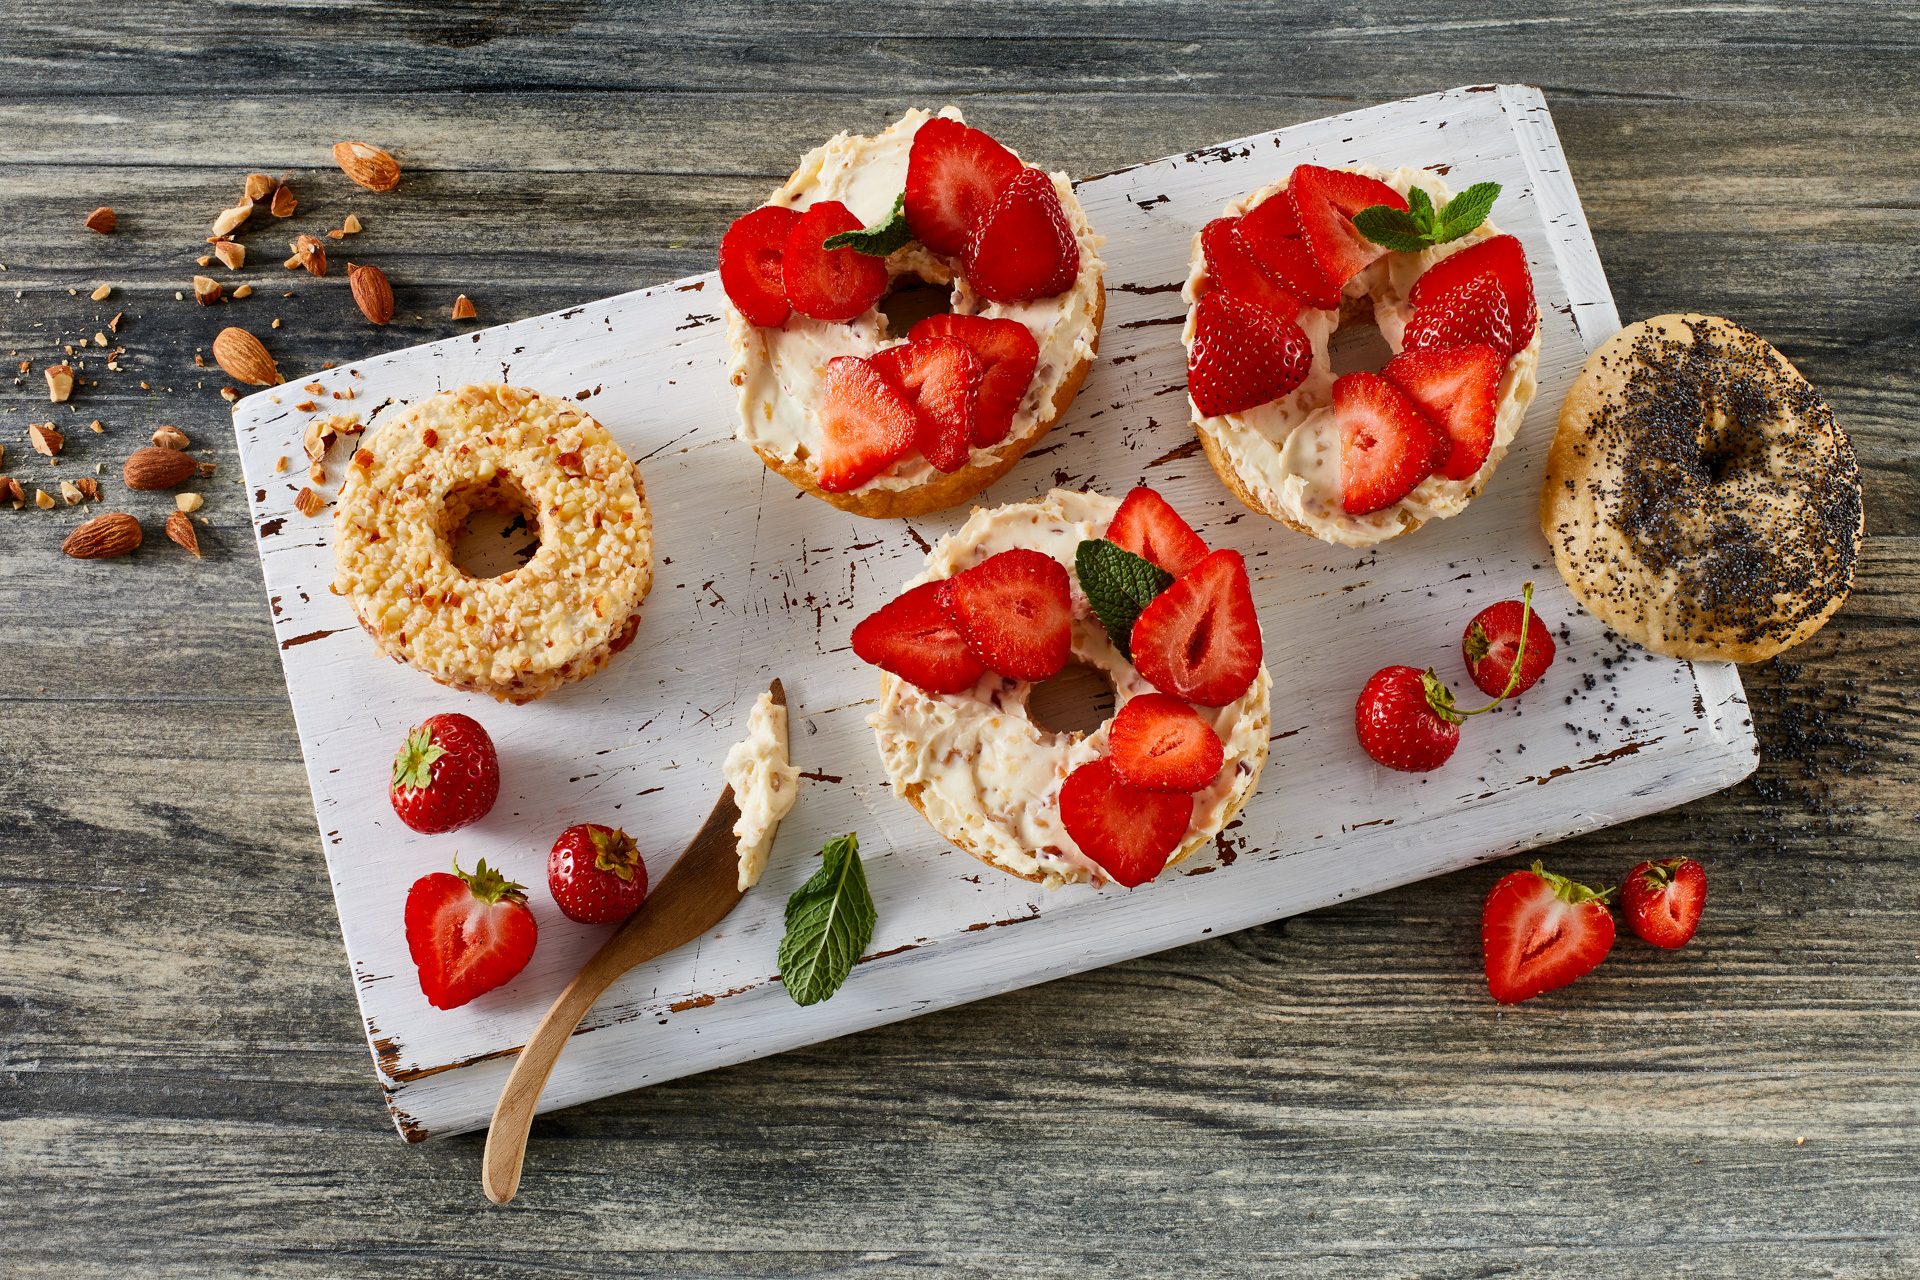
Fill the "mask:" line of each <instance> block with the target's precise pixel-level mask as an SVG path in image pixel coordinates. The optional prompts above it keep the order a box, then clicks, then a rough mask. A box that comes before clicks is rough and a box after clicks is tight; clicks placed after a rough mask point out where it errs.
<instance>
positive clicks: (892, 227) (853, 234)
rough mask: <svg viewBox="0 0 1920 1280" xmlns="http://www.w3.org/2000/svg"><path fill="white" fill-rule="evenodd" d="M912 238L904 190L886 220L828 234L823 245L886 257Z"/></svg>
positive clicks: (874, 256) (894, 199) (829, 247)
mask: <svg viewBox="0 0 1920 1280" xmlns="http://www.w3.org/2000/svg"><path fill="white" fill-rule="evenodd" d="M911 239H913V233H912V232H911V231H909V230H907V193H906V192H904V191H902V192H901V193H900V194H899V195H897V196H895V197H894V198H893V212H892V213H890V214H888V215H887V217H886V220H885V221H884V222H880V223H877V224H876V225H874V226H871V227H862V228H861V229H860V230H858V231H842V232H841V233H840V234H839V235H837V236H828V237H827V241H826V244H825V245H824V246H822V247H823V248H827V249H851V250H853V251H854V252H855V253H864V254H866V255H867V256H868V257H872V258H884V257H886V256H887V255H888V254H891V253H892V252H893V251H894V250H895V249H898V248H899V247H900V246H901V245H903V244H905V243H906V242H907V241H909V240H911Z"/></svg>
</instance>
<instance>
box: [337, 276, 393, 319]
mask: <svg viewBox="0 0 1920 1280" xmlns="http://www.w3.org/2000/svg"><path fill="white" fill-rule="evenodd" d="M347 283H348V284H351V285H352V286H353V300H354V301H355V302H356V303H358V304H359V305H360V314H361V315H363V316H365V317H366V318H367V319H369V320H371V321H373V322H374V323H375V324H385V323H386V322H387V321H389V320H391V319H393V286H392V285H390V284H388V283H387V276H386V273H385V272H383V271H382V270H380V268H378V267H361V266H356V265H354V264H353V263H351V262H349V263H348V264H347Z"/></svg>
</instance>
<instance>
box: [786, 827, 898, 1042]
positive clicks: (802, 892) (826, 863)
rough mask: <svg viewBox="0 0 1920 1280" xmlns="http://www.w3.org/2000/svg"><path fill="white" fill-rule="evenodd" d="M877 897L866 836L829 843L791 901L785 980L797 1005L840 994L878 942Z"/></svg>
mask: <svg viewBox="0 0 1920 1280" xmlns="http://www.w3.org/2000/svg"><path fill="white" fill-rule="evenodd" d="M877 918H878V913H877V912H875V911H874V909H873V894H872V892H871V891H870V890H869V889H868V888H867V873H866V870H865V869H864V868H863V867H862V866H861V865H860V837H859V836H858V835H856V834H854V833H853V832H851V831H850V832H848V833H847V834H846V835H844V836H840V837H838V838H837V839H833V840H829V841H827V845H826V848H824V849H822V850H821V851H820V869H819V870H818V871H816V872H814V873H813V875H812V876H811V877H810V878H809V879H808V880H807V882H806V883H805V884H803V885H801V886H800V887H799V888H798V889H795V890H794V891H793V896H792V897H791V898H788V899H787V936H786V937H784V938H782V939H781V940H780V980H781V981H782V982H784V983H785V984H786V987H787V994H788V995H790V996H792V997H793V1002H794V1003H795V1004H818V1003H819V1002H820V1001H822V1000H825V999H826V998H827V997H828V996H831V995H832V994H833V993H834V992H836V991H838V990H839V989H840V984H841V983H843V982H845V981H846V980H847V975H848V974H850V973H852V972H853V965H854V962H855V961H856V960H858V959H859V958H860V953H861V952H862V951H865V950H866V949H867V944H868V943H869V942H872V941H873V924H874V921H875V920H876V919H877Z"/></svg>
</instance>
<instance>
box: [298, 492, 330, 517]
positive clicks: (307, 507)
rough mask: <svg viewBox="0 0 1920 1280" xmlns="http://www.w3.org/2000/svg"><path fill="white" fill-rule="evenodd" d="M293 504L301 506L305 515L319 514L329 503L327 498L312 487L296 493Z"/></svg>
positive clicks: (302, 513) (301, 512)
mask: <svg viewBox="0 0 1920 1280" xmlns="http://www.w3.org/2000/svg"><path fill="white" fill-rule="evenodd" d="M293 505H294V506H296V507H298V508H300V514H301V515H303V516H317V515H319V514H320V512H321V510H322V509H323V508H324V507H325V506H326V505H327V500H326V499H325V498H323V497H321V496H320V495H319V494H317V493H315V492H314V491H313V490H312V489H302V490H301V491H300V492H299V493H297V494H295V495H294V498H293Z"/></svg>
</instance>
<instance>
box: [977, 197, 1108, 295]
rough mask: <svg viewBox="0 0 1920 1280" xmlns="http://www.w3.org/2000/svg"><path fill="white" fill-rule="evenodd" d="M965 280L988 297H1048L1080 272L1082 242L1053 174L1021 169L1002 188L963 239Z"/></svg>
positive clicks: (1063, 288)
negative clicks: (971, 232) (965, 247)
mask: <svg viewBox="0 0 1920 1280" xmlns="http://www.w3.org/2000/svg"><path fill="white" fill-rule="evenodd" d="M966 263H967V283H969V284H971V285H972V286H973V291H974V292H975V293H977V294H979V295H980V296H981V297H983V298H986V299H988V300H989V301H992V302H1024V301H1026V300H1027V299H1029V298H1050V297H1052V296H1053V295H1054V294H1056V293H1065V292H1066V291H1067V290H1068V289H1071V288H1072V287H1073V282H1074V280H1075V279H1076V278H1077V277H1078V276H1079V275H1080V242H1079V241H1078V240H1075V239H1074V238H1073V224H1072V223H1070V222H1068V221H1067V211H1066V210H1065V209H1063V208H1062V207H1061V206H1060V196H1059V194H1058V193H1057V192H1055V191H1054V189H1053V179H1052V178H1049V177H1048V176H1047V175H1046V174H1044V173H1042V172H1040V170H1038V169H1022V170H1021V171H1020V172H1019V173H1016V174H1014V175H1013V180H1012V181H1011V182H1009V183H1007V185H1006V186H1004V187H1002V188H1001V189H1000V194H999V195H998V196H996V197H994V201H993V203H992V204H991V205H989V206H988V208H987V211H986V212H985V213H984V214H982V215H981V217H980V221H979V223H978V225H976V226H975V227H974V229H973V235H972V236H970V237H968V239H967V250H966Z"/></svg>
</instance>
